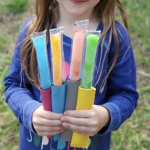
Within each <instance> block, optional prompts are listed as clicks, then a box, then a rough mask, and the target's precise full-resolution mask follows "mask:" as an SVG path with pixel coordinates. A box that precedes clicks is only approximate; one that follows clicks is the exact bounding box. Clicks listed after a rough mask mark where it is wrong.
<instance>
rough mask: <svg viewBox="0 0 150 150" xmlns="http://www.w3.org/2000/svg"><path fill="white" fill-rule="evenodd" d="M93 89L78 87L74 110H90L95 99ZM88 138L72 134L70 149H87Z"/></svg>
mask: <svg viewBox="0 0 150 150" xmlns="http://www.w3.org/2000/svg"><path fill="white" fill-rule="evenodd" d="M95 91H96V89H95V88H93V87H92V88H91V89H83V88H81V87H79V90H78V98H77V105H76V110H88V109H91V108H92V106H93V104H94V99H95ZM88 146H89V136H87V135H82V134H78V133H75V132H73V136H72V140H71V147H78V148H88Z"/></svg>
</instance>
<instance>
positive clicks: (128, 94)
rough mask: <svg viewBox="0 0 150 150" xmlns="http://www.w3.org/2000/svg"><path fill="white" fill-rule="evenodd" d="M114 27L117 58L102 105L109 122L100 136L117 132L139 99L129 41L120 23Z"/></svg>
mask: <svg viewBox="0 0 150 150" xmlns="http://www.w3.org/2000/svg"><path fill="white" fill-rule="evenodd" d="M116 26H117V28H118V29H119V32H118V37H119V47H120V49H119V58H118V61H117V64H116V65H115V67H114V68H113V70H112V72H111V74H110V76H109V78H108V81H107V102H106V103H105V104H104V105H103V107H105V108H107V109H108V110H109V113H110V118H111V120H110V124H109V126H108V128H107V130H106V131H105V132H103V131H102V132H100V134H105V133H107V132H111V131H113V130H117V129H118V128H119V127H120V125H121V124H122V123H123V122H124V121H125V120H126V119H128V118H129V117H130V116H131V114H132V113H133V111H134V109H135V108H136V106H137V103H138V98H139V95H138V92H137V90H136V64H135V59H134V54H133V48H132V44H131V40H130V37H129V35H128V33H127V31H126V30H125V29H124V27H123V26H122V25H121V24H120V23H118V22H116ZM113 50H115V46H114V47H113ZM110 54H111V53H110Z"/></svg>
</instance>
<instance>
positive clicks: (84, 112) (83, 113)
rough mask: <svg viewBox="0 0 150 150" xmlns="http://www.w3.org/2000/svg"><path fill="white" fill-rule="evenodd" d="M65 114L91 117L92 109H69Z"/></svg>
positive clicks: (76, 116)
mask: <svg viewBox="0 0 150 150" xmlns="http://www.w3.org/2000/svg"><path fill="white" fill-rule="evenodd" d="M64 115H65V116H71V117H75V118H89V116H90V111H89V110H71V111H70V110H68V111H65V112H64Z"/></svg>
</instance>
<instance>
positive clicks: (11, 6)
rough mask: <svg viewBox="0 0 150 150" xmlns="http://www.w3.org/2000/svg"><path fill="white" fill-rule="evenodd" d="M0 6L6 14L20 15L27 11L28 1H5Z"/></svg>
mask: <svg viewBox="0 0 150 150" xmlns="http://www.w3.org/2000/svg"><path fill="white" fill-rule="evenodd" d="M1 6H2V7H3V8H4V9H5V10H6V11H8V12H12V13H14V14H20V13H23V12H25V11H26V10H27V8H28V6H29V0H11V1H10V0H9V1H8V0H7V1H6V2H5V3H1Z"/></svg>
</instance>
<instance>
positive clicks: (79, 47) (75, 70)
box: [70, 29, 84, 81]
mask: <svg viewBox="0 0 150 150" xmlns="http://www.w3.org/2000/svg"><path fill="white" fill-rule="evenodd" d="M83 44H84V30H83V29H80V30H77V31H75V33H74V36H73V47H72V60H71V71H70V80H71V81H78V80H79V79H80V70H81V62H82V52H83Z"/></svg>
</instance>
